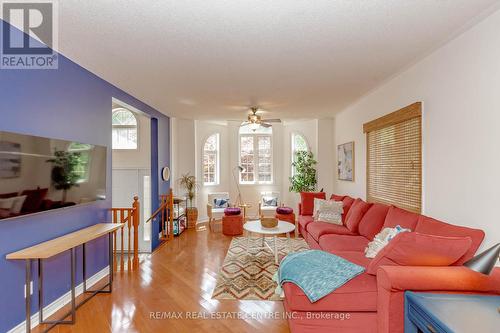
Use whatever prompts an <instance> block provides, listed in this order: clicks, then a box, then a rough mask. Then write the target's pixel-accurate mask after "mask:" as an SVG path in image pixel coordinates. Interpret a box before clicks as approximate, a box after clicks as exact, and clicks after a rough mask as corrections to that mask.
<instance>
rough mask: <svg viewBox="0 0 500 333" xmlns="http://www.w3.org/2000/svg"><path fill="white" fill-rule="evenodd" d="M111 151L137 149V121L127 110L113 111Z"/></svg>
mask: <svg viewBox="0 0 500 333" xmlns="http://www.w3.org/2000/svg"><path fill="white" fill-rule="evenodd" d="M112 124H113V145H112V147H113V149H137V119H136V118H135V116H134V114H133V113H132V112H130V111H129V110H127V109H123V108H118V109H115V110H113V120H112Z"/></svg>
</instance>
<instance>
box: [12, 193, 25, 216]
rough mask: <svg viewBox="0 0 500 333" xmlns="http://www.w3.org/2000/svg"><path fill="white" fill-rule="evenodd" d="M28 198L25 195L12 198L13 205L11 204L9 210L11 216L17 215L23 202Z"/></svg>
mask: <svg viewBox="0 0 500 333" xmlns="http://www.w3.org/2000/svg"><path fill="white" fill-rule="evenodd" d="M27 197H28V196H27V195H20V196H18V197H13V198H12V199H14V203H13V204H12V207H11V208H10V212H11V213H12V214H16V215H17V214H19V213H20V212H21V208H23V204H24V200H26V198H27Z"/></svg>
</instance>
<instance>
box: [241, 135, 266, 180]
mask: <svg viewBox="0 0 500 333" xmlns="http://www.w3.org/2000/svg"><path fill="white" fill-rule="evenodd" d="M273 133H274V132H273ZM273 133H270V134H263V133H262V134H259V133H257V134H247V133H245V134H238V164H239V165H241V138H242V137H244V136H248V137H253V138H254V140H253V155H254V159H253V163H254V168H253V179H254V181H253V182H246V181H243V180H242V179H241V172H240V173H239V175H238V181H239V184H240V185H273V184H274V142H273V141H274V140H273ZM258 137H268V138H269V139H270V140H271V180H270V181H259V180H258V179H259V166H258V164H259V162H258V156H259V155H258V151H259V140H258Z"/></svg>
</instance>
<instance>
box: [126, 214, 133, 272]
mask: <svg viewBox="0 0 500 333" xmlns="http://www.w3.org/2000/svg"><path fill="white" fill-rule="evenodd" d="M132 211H133V210H132V209H127V227H128V246H127V270H128V271H131V270H132V265H131V260H130V255H131V252H130V250H131V248H132V247H131V246H130V245H131V244H130V242H131V241H132V237H131V236H132V235H131V234H130V232H131V231H132V221H131V219H132Z"/></svg>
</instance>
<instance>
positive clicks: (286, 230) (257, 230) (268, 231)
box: [243, 220, 295, 264]
mask: <svg viewBox="0 0 500 333" xmlns="http://www.w3.org/2000/svg"><path fill="white" fill-rule="evenodd" d="M243 229H245V230H246V231H247V255H249V254H250V250H253V249H269V250H271V252H272V253H273V254H274V262H275V263H276V264H278V250H279V249H278V242H277V237H276V236H278V235H280V234H286V238H287V247H288V252H290V251H291V247H290V233H291V232H292V231H294V230H295V225H293V224H291V223H290V222H285V221H278V225H277V226H276V227H274V228H264V227H263V226H262V225H261V224H260V220H256V221H248V222H247V223H245V224H244V225H243ZM252 233H254V234H260V235H261V236H262V246H261V247H253V248H250V236H251V234H252ZM266 236H272V238H273V247H271V246H270V245H269V244H268V243H267V242H266V240H265V237H266Z"/></svg>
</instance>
